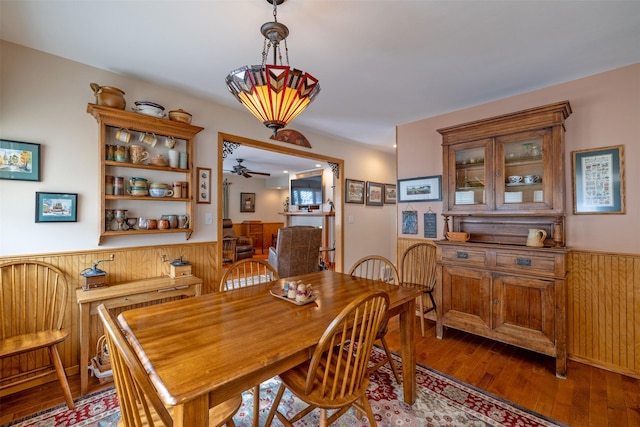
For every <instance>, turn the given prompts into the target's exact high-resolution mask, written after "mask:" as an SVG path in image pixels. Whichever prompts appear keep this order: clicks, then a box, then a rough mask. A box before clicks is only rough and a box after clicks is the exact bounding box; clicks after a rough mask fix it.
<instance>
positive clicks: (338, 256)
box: [217, 132, 344, 271]
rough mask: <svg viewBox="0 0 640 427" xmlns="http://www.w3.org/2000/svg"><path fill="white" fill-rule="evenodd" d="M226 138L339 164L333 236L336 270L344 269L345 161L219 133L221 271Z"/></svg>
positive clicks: (265, 148) (281, 152) (270, 149)
mask: <svg viewBox="0 0 640 427" xmlns="http://www.w3.org/2000/svg"><path fill="white" fill-rule="evenodd" d="M224 141H229V142H234V143H237V144H241V145H244V146H247V147H252V148H257V149H260V150H265V151H272V152H275V153H280V154H285V155H289V156H297V157H302V158H306V159H313V160H317V161H320V162H325V163H334V164H337V165H338V167H337V171H334V184H335V189H334V198H335V200H333V203H334V207H335V217H334V229H333V233H334V239H335V253H334V262H335V271H343V270H344V232H343V224H344V195H343V189H344V160H342V159H338V158H335V157H330V156H325V155H323V154H319V153H312V152H308V151H302V150H297V149H294V148H290V147H286V146H282V145H276V144H273V143H268V142H262V141H257V140H254V139H249V138H244V137H241V136H237V135H231V134H227V133H222V132H218V251H217V252H218V259H217V264H218V271H222V238H221V236H222V183H223V177H222V171H223V165H222V161H223V159H224V157H223V156H224ZM336 175H337V176H336Z"/></svg>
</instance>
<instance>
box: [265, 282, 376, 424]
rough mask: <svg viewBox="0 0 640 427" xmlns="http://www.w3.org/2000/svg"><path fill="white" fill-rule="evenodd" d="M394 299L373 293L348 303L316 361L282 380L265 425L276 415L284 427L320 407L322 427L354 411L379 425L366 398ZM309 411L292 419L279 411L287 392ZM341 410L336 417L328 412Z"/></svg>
mask: <svg viewBox="0 0 640 427" xmlns="http://www.w3.org/2000/svg"><path fill="white" fill-rule="evenodd" d="M388 307H389V297H388V296H387V294H386V293H385V292H383V291H370V292H368V293H366V294H363V295H361V296H359V297H358V298H357V299H355V300H354V301H352V302H351V303H349V305H347V306H346V307H345V308H344V309H343V310H342V312H341V313H340V314H339V315H338V316H337V317H336V318H335V319H334V320H333V321H332V322H331V324H330V325H329V326H328V327H327V329H326V330H325V332H324V333H323V334H322V337H321V338H320V341H319V342H318V346H317V347H316V348H315V350H314V352H313V355H312V356H311V359H310V360H308V361H306V362H304V363H302V364H300V365H298V366H296V367H294V368H292V369H290V370H288V371H286V372H283V373H281V374H280V375H279V377H280V380H281V381H282V384H281V385H280V388H279V389H278V393H277V395H276V397H275V399H274V401H273V405H272V406H271V410H270V411H269V416H268V417H267V421H266V423H265V426H270V425H271V422H272V420H273V417H274V415H277V417H278V419H279V420H280V421H281V422H282V423H283V424H284V425H285V426H292V425H293V424H292V423H295V422H296V421H298V420H300V419H302V418H303V417H304V416H306V415H307V414H308V413H309V412H311V411H312V410H314V409H316V408H320V426H321V427H324V426H328V425H330V424H332V423H333V422H334V421H336V420H337V419H338V418H340V417H341V416H342V415H344V413H345V412H347V410H349V408H351V407H352V406H354V407H355V408H356V409H357V410H358V414H359V416H360V417H361V416H362V413H363V412H364V413H365V414H366V416H367V418H368V420H369V424H370V425H372V426H375V425H376V420H375V418H374V416H373V411H372V410H371V405H370V404H369V399H368V398H367V393H366V392H367V388H368V386H369V374H368V370H367V365H368V363H369V357H370V355H371V348H372V346H373V342H374V340H375V338H376V335H377V334H378V331H379V330H380V327H381V326H382V324H383V323H384V322H385V321H386V320H385V319H386V317H387V309H388ZM286 388H288V389H289V390H290V391H291V392H292V393H293V394H294V395H295V396H297V397H298V398H299V399H300V400H302V401H303V402H305V403H306V404H307V405H308V406H307V407H306V408H305V409H303V410H302V411H300V412H299V413H297V414H296V415H294V416H293V417H292V418H290V419H287V417H286V414H283V413H281V412H280V411H278V405H279V404H280V401H281V399H282V395H283V393H284V391H285V389H286ZM334 409H337V411H335V412H333V413H332V414H331V415H329V413H328V412H327V411H328V410H334Z"/></svg>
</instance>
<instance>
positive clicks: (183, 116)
mask: <svg viewBox="0 0 640 427" xmlns="http://www.w3.org/2000/svg"><path fill="white" fill-rule="evenodd" d="M169 120H173V121H176V122H183V123H191V114H189V113H187V112H186V111H183V110H182V109H180V110H171V111H169Z"/></svg>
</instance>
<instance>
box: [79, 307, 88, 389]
mask: <svg viewBox="0 0 640 427" xmlns="http://www.w3.org/2000/svg"><path fill="white" fill-rule="evenodd" d="M89 311H90V308H89V304H80V363H79V367H78V369H80V395H81V396H84V395H85V394H87V386H88V382H89V372H88V371H89V366H88V365H87V363H89V333H90V328H89Z"/></svg>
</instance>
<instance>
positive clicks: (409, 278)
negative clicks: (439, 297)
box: [400, 241, 436, 337]
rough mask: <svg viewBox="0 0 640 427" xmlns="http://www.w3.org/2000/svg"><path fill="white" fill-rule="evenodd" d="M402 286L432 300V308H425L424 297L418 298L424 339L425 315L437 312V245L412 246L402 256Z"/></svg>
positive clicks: (426, 243)
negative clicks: (417, 291)
mask: <svg viewBox="0 0 640 427" xmlns="http://www.w3.org/2000/svg"><path fill="white" fill-rule="evenodd" d="M400 285H401V286H406V287H409V288H418V289H421V290H422V291H423V292H424V293H425V294H426V295H429V298H430V299H431V307H428V308H427V309H425V308H424V301H423V298H422V295H421V296H420V297H418V298H417V303H418V314H419V315H420V332H421V333H422V337H424V315H425V314H427V313H429V312H430V311H436V301H435V299H434V298H433V290H434V289H435V285H436V245H435V244H434V243H433V242H431V241H425V242H420V243H416V244H414V245H411V246H409V247H408V248H407V250H405V251H404V253H403V254H402V260H401V262H400Z"/></svg>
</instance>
